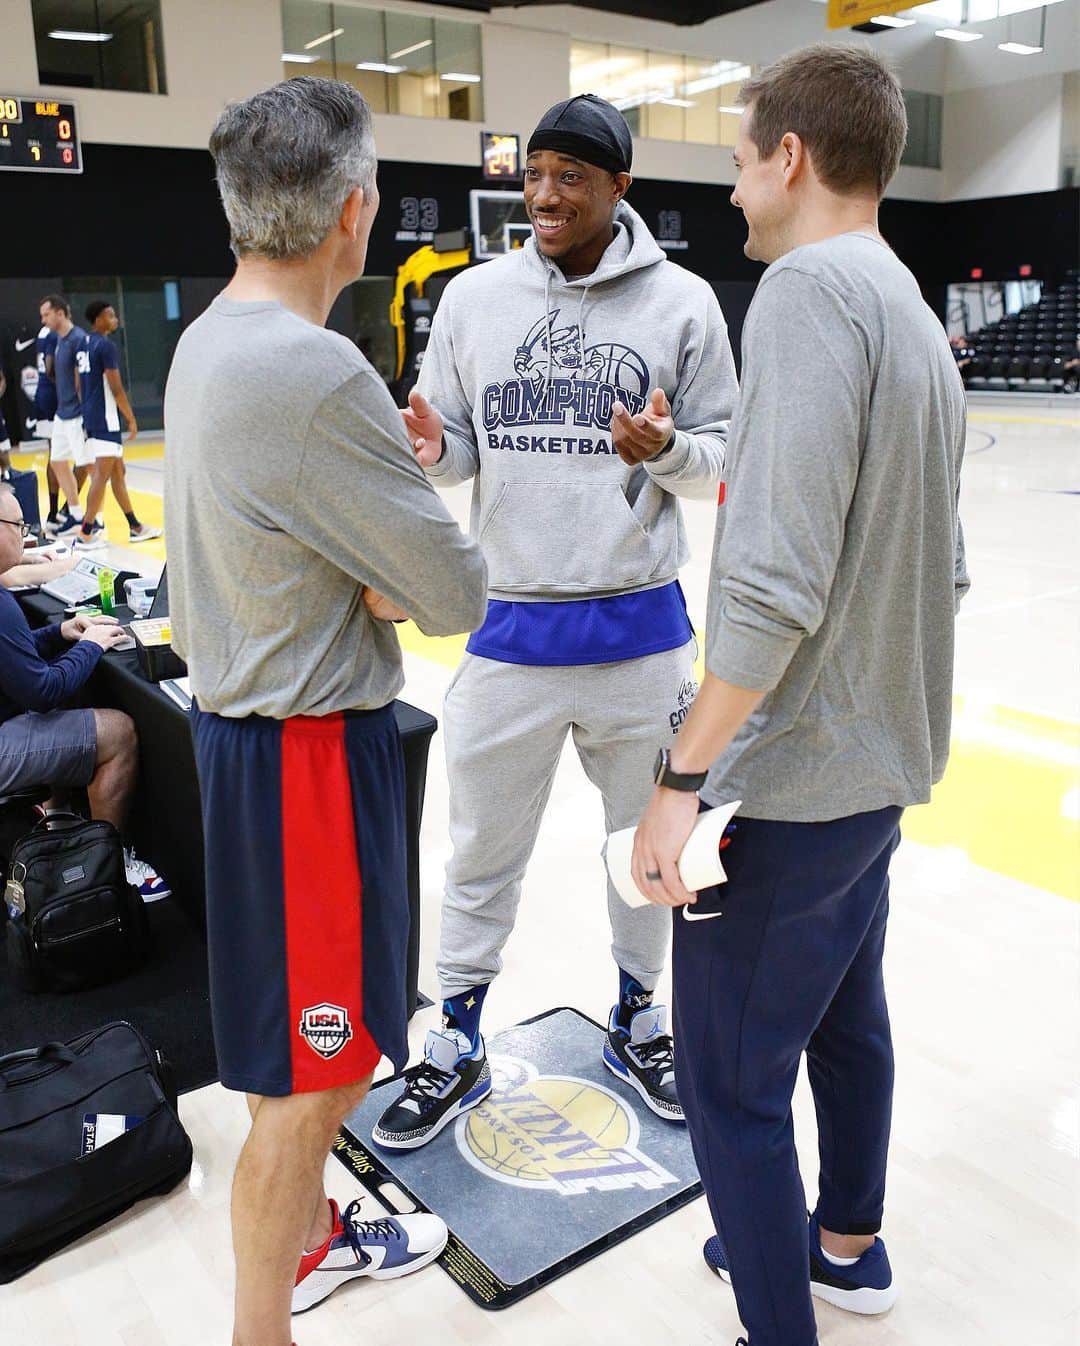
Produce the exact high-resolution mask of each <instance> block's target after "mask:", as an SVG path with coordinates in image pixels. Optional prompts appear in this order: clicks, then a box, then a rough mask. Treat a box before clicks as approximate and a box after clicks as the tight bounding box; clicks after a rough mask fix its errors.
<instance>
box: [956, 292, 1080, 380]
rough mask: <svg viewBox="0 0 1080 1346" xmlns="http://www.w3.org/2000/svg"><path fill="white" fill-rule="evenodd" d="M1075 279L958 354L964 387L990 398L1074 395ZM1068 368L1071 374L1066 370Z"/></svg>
mask: <svg viewBox="0 0 1080 1346" xmlns="http://www.w3.org/2000/svg"><path fill="white" fill-rule="evenodd" d="M1078 306H1080V274H1077V272H1075V271H1071V272H1069V273H1068V275H1067V276H1066V278H1065V280H1064V281H1063V283H1062V284H1061V285H1059V286H1058V287H1057V288H1056V289H1055V290H1052V291H1046V292H1045V293H1044V294H1043V296H1042V298H1041V299H1040V300H1039V302H1038V303H1037V304H1029V305H1028V307H1027V308H1024V309H1021V310H1020V312H1019V313H1012V314H1009V315H1008V316H1007V317H1005V318H1000V319H999V320H998V321H997V322H994V323H990V324H989V325H988V326H987V327H984V328H982V330H981V331H979V332H976V333H975V334H974V335H973V336H970V337H969V338H968V344H967V346H966V347H965V348H964V349H963V350H958V351H957V353H956V354H957V359H958V360H959V361H960V367H961V373H962V374H963V377H964V385H965V387H967V388H971V389H973V390H984V391H990V392H1076V391H1077V388H1078V385H1080V365H1078V363H1077V362H1078V360H1080V345H1078V343H1080V326H1078V322H1077V310H1078ZM1070 364H1071V368H1070V367H1069V366H1070Z"/></svg>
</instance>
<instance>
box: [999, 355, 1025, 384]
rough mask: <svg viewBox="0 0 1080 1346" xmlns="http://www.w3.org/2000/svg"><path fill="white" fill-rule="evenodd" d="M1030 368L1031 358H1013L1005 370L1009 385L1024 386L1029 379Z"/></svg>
mask: <svg viewBox="0 0 1080 1346" xmlns="http://www.w3.org/2000/svg"><path fill="white" fill-rule="evenodd" d="M1030 370H1031V361H1030V360H1027V359H1023V358H1020V359H1016V360H1011V361H1010V362H1009V367H1008V369H1007V370H1006V371H1005V377H1006V379H1007V380H1008V382H1009V387H1010V388H1022V387H1023V386H1024V384H1025V383H1027V381H1028V373H1029V372H1030Z"/></svg>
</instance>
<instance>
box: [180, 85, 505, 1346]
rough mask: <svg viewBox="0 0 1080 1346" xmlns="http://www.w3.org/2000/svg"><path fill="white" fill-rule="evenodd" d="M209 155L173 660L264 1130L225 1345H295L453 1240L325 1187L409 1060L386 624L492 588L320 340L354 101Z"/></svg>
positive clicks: (345, 219)
mask: <svg viewBox="0 0 1080 1346" xmlns="http://www.w3.org/2000/svg"><path fill="white" fill-rule="evenodd" d="M210 149H211V152H212V153H213V155H214V159H215V161H216V164H217V173H218V184H219V187H220V189H221V196H222V202H223V204H224V207H225V213H226V215H227V216H228V219H229V225H230V229H231V233H232V245H233V250H234V252H235V253H236V256H237V270H236V275H235V276H234V278H233V280H232V281H231V282H230V284H229V286H228V288H227V289H226V290H225V292H224V293H223V294H222V295H220V296H219V297H218V298H217V299H216V300H215V301H214V303H213V304H212V305H211V306H210V308H209V310H208V311H207V312H206V313H205V314H203V316H202V317H200V318H199V319H198V320H197V321H196V322H195V323H193V324H192V325H191V327H189V328H188V330H187V331H186V332H185V333H184V336H183V337H182V338H181V340H180V343H179V345H178V347H177V351H176V358H175V360H174V362H173V367H172V371H171V373H170V376H169V384H168V388H167V390H166V394H165V426H166V435H167V439H168V451H167V454H166V490H165V503H166V514H167V523H168V531H169V571H170V589H171V601H172V618H173V638H174V644H175V645H176V647H177V649H178V650H179V652H180V653H181V654H182V655H183V656H184V658H185V659H186V660H187V663H188V668H189V671H190V675H191V682H192V687H193V689H194V692H195V696H196V698H197V706H196V708H195V709H194V710H193V715H192V729H193V735H194V740H195V753H196V759H197V763H198V769H199V783H200V789H201V793H202V809H203V828H204V835H205V843H206V872H207V894H206V897H207V924H208V930H209V952H210V974H211V1003H212V1007H213V1013H214V1036H215V1043H216V1046H217V1054H218V1063H219V1067H220V1071H221V1079H222V1083H223V1084H225V1086H226V1087H227V1088H231V1089H238V1090H244V1091H245V1092H246V1093H247V1095H248V1103H249V1107H250V1109H251V1114H252V1127H251V1132H250V1134H249V1136H248V1140H247V1143H246V1144H245V1146H244V1150H243V1153H242V1154H241V1156H240V1162H239V1164H238V1165H237V1170H236V1178H235V1182H234V1187H233V1205H232V1220H233V1240H234V1245H235V1250H236V1318H235V1331H234V1337H233V1342H234V1346H289V1343H290V1341H291V1333H290V1330H289V1311H290V1307H291V1309H292V1311H293V1312H300V1311H302V1310H304V1309H309V1308H311V1307H312V1306H313V1305H315V1304H317V1303H318V1302H319V1301H320V1300H321V1299H324V1298H325V1297H326V1296H327V1295H329V1294H330V1293H332V1291H333V1290H334V1289H336V1288H337V1287H338V1286H339V1285H341V1284H343V1283H344V1282H345V1281H347V1280H350V1279H352V1278H353V1277H356V1276H373V1277H377V1278H384V1277H385V1278H389V1277H397V1276H401V1275H403V1274H405V1273H406V1272H408V1271H411V1270H414V1269H416V1268H417V1267H420V1266H424V1265H426V1264H427V1263H428V1262H431V1261H432V1260H434V1258H435V1257H436V1256H438V1254H439V1252H441V1250H442V1248H443V1246H444V1245H445V1242H446V1237H447V1235H446V1227H445V1225H444V1224H443V1223H442V1221H441V1220H439V1219H437V1218H436V1217H435V1216H430V1215H412V1216H404V1217H402V1218H400V1219H390V1220H377V1221H374V1222H362V1221H360V1220H358V1219H357V1218H356V1217H355V1211H354V1208H353V1207H350V1208H349V1209H348V1210H346V1211H345V1212H344V1214H342V1212H340V1211H339V1210H338V1207H337V1205H336V1203H334V1202H332V1201H329V1200H328V1199H327V1196H326V1193H325V1192H324V1190H323V1188H322V1172H323V1166H324V1164H325V1161H326V1154H327V1150H328V1149H329V1146H330V1143H331V1141H332V1140H333V1138H334V1136H335V1134H336V1132H337V1129H338V1126H339V1125H340V1123H341V1121H342V1119H343V1118H344V1117H345V1115H346V1114H347V1113H348V1112H349V1111H350V1109H351V1108H353V1107H354V1106H355V1105H356V1104H357V1103H358V1102H359V1101H360V1100H361V1099H362V1098H363V1096H364V1094H365V1093H366V1092H367V1088H368V1085H369V1084H370V1082H371V1075H372V1072H373V1070H374V1068H375V1066H376V1065H377V1064H378V1061H379V1059H380V1056H382V1055H386V1056H388V1057H390V1058H391V1060H392V1061H393V1062H394V1063H395V1064H396V1065H398V1066H399V1067H400V1066H402V1065H404V1063H405V1057H406V1055H407V1045H406V1037H405V1027H406V1006H405V988H404V980H405V961H406V943H407V940H408V921H409V918H408V903H407V896H406V878H405V814H404V768H403V764H402V755H401V745H400V742H399V740H398V736H397V728H396V724H395V720H394V714H393V707H392V705H391V704H390V703H391V702H392V701H393V698H394V697H395V696H396V695H397V693H398V692H399V691H400V689H401V686H402V682H403V677H402V671H401V653H400V650H399V648H398V643H397V638H396V636H395V633H394V629H393V626H392V625H391V621H392V620H395V619H397V618H399V617H403V616H404V615H405V613H408V614H409V615H411V616H412V617H413V618H414V619H415V621H416V622H417V624H418V625H419V626H420V627H421V629H422V630H424V631H426V632H428V633H429V634H431V635H450V634H452V633H455V632H460V631H468V630H471V629H472V628H473V627H475V626H477V625H478V624H479V623H480V621H481V620H482V618H483V615H484V607H485V588H486V571H485V566H484V562H483V558H482V556H481V553H480V550H479V548H478V547H477V545H476V544H475V543H473V542H471V541H470V540H469V539H468V538H467V537H465V535H464V534H463V533H462V532H461V531H460V529H459V528H458V527H457V525H456V524H455V523H454V521H453V520H452V518H451V517H450V515H449V514H448V512H447V511H446V509H445V507H444V506H443V505H442V504H441V503H440V501H439V499H438V497H437V495H436V494H435V491H434V489H433V488H432V487H431V486H430V485H429V484H428V482H427V481H426V479H425V477H424V474H423V472H422V470H421V469H420V467H419V465H418V464H417V462H416V460H415V458H414V456H413V453H412V450H411V448H410V446H409V444H408V441H407V440H406V438H405V436H404V432H403V430H402V425H401V417H400V415H399V414H398V412H397V409H396V408H395V406H394V404H393V402H392V400H391V398H390V395H389V394H388V393H387V391H386V388H385V387H384V386H383V383H382V381H381V379H380V378H379V376H378V375H377V374H376V373H375V371H374V370H373V369H372V367H371V366H370V365H369V364H368V362H367V361H366V360H365V359H364V357H363V356H362V355H361V354H360V352H359V351H358V350H357V349H356V347H355V346H354V345H353V344H352V342H351V341H348V340H346V339H345V338H344V337H341V336H337V335H336V334H334V333H332V332H328V331H326V329H325V326H324V324H325V322H326V318H327V314H328V313H329V311H330V307H331V305H332V304H333V302H334V300H335V299H336V297H337V295H338V294H339V293H340V291H341V290H342V289H343V288H344V286H345V285H347V284H349V283H351V282H352V281H354V280H355V279H356V278H357V277H358V276H359V275H360V274H361V273H362V271H363V269H364V258H365V254H366V251H367V241H368V235H369V233H370V231H371V224H372V221H373V219H374V217H375V212H376V210H377V208H378V192H377V191H376V188H375V146H374V142H373V139H372V134H371V116H370V113H369V111H368V108H367V105H366V104H365V103H364V100H363V99H362V98H361V97H360V96H359V94H357V92H356V91H355V90H354V89H352V88H351V87H350V86H349V85H347V84H341V83H338V82H336V81H328V80H314V79H296V80H289V81H288V82H287V83H284V84H279V85H277V86H276V87H274V88H272V89H269V90H267V91H266V92H265V93H261V94H256V95H255V96H254V97H253V98H250V99H248V100H247V101H246V102H243V103H237V104H233V105H232V106H231V107H229V108H227V109H226V110H225V112H224V113H223V114H222V116H221V118H220V119H219V121H218V124H217V126H216V127H215V128H214V132H213V135H212V137H211V141H210Z"/></svg>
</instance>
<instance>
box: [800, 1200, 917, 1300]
mask: <svg viewBox="0 0 1080 1346" xmlns="http://www.w3.org/2000/svg"><path fill="white" fill-rule="evenodd" d="M810 1293H811V1294H812V1295H815V1296H816V1297H817V1298H818V1299H824V1300H825V1302H826V1303H827V1304H833V1305H835V1306H836V1308H838V1309H846V1310H847V1311H848V1313H871V1314H873V1313H888V1311H889V1310H890V1309H891V1308H892V1306H893V1305H894V1304H895V1303H896V1285H895V1284H894V1282H893V1274H892V1267H891V1266H890V1265H889V1254H888V1253H887V1252H886V1251H885V1244H884V1242H883V1241H882V1240H881V1239H880V1238H875V1239H874V1241H873V1243H872V1244H871V1245H870V1247H869V1248H867V1250H866V1252H864V1253H863V1255H862V1256H861V1257H860V1258H859V1260H858V1261H857V1262H853V1263H852V1264H851V1266H849V1267H838V1266H834V1265H833V1264H832V1263H831V1262H830V1261H829V1259H828V1258H827V1257H826V1256H825V1255H824V1253H823V1252H822V1250H821V1227H820V1225H819V1224H818V1220H817V1216H816V1215H811V1217H810Z"/></svg>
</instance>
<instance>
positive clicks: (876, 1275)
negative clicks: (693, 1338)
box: [702, 1215, 896, 1314]
mask: <svg viewBox="0 0 1080 1346" xmlns="http://www.w3.org/2000/svg"><path fill="white" fill-rule="evenodd" d="M702 1255H703V1256H704V1258H705V1263H706V1265H707V1266H708V1267H709V1269H710V1270H711V1271H714V1272H715V1273H716V1274H717V1276H719V1277H720V1279H721V1280H724V1281H727V1282H728V1284H729V1285H730V1284H731V1273H730V1272H729V1271H728V1265H727V1254H726V1252H725V1251H724V1245H723V1243H722V1241H721V1240H720V1238H719V1237H718V1236H717V1235H715V1234H714V1235H713V1237H712V1238H711V1239H708V1240H707V1241H706V1243H705V1247H704V1248H703V1249H702ZM810 1293H811V1294H812V1295H814V1296H815V1297H816V1298H817V1299H824V1300H825V1302H826V1303H828V1304H832V1305H834V1306H835V1307H836V1308H838V1309H846V1310H847V1312H848V1313H865V1314H877V1313H888V1311H889V1310H890V1309H891V1308H892V1306H893V1305H894V1304H895V1303H896V1286H895V1284H894V1282H893V1274H892V1267H891V1266H890V1265H889V1254H888V1253H887V1252H886V1251H885V1244H884V1242H883V1241H882V1240H881V1239H880V1238H875V1239H874V1242H873V1244H872V1245H871V1246H870V1247H869V1248H867V1250H866V1252H864V1253H863V1255H862V1256H861V1257H860V1258H859V1259H858V1261H857V1262H853V1263H852V1264H851V1266H848V1267H838V1266H836V1265H834V1264H833V1263H832V1262H830V1261H829V1259H828V1258H827V1257H826V1256H825V1254H824V1253H823V1251H822V1248H821V1229H820V1226H819V1225H818V1222H817V1217H816V1216H813V1215H812V1216H811V1217H810Z"/></svg>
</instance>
